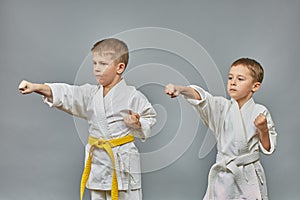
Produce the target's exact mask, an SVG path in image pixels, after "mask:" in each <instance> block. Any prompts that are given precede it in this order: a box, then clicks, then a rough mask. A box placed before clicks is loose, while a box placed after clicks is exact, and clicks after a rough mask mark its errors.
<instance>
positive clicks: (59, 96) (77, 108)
mask: <svg viewBox="0 0 300 200" xmlns="http://www.w3.org/2000/svg"><path fill="white" fill-rule="evenodd" d="M46 84H47V85H48V86H49V87H50V88H51V91H52V95H53V97H52V99H51V100H50V99H47V98H45V97H44V102H45V103H47V104H48V105H49V106H50V107H56V108H58V109H60V110H62V111H64V112H67V113H69V114H71V115H74V116H77V117H80V118H84V119H86V118H87V105H88V104H89V102H90V100H91V98H92V93H93V90H95V88H96V87H97V86H92V85H89V84H85V85H82V86H74V85H68V84H65V83H52V84H49V83H46Z"/></svg>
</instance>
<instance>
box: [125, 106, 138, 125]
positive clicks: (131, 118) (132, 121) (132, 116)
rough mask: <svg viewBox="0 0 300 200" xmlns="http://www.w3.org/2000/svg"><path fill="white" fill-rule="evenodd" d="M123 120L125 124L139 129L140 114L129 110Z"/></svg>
mask: <svg viewBox="0 0 300 200" xmlns="http://www.w3.org/2000/svg"><path fill="white" fill-rule="evenodd" d="M124 122H125V124H126V125H127V126H129V127H131V128H133V129H140V128H141V122H140V115H139V114H138V113H135V112H132V111H131V110H130V111H129V115H127V116H125V117H124Z"/></svg>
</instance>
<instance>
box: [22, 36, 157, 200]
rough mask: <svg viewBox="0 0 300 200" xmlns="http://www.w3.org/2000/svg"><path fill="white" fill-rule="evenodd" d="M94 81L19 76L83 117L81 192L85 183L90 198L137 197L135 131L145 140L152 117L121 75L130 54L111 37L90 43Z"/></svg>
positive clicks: (25, 86) (28, 88) (27, 87)
mask: <svg viewBox="0 0 300 200" xmlns="http://www.w3.org/2000/svg"><path fill="white" fill-rule="evenodd" d="M92 55H93V65H94V68H93V72H94V75H95V78H96V80H97V82H98V85H90V84H85V85H81V86H74V85H68V84H64V83H54V84H36V83H31V82H28V81H25V80H24V81H22V82H21V83H20V85H19V91H20V92H21V93H22V94H30V93H32V92H36V93H38V94H41V95H43V97H44V101H45V102H46V103H47V104H48V105H49V106H51V107H56V108H58V109H60V110H63V111H65V112H67V113H69V114H71V115H74V116H77V117H81V118H84V119H86V120H87V122H88V124H89V143H88V144H87V145H86V159H85V160H86V161H85V169H84V172H83V175H82V181H81V191H80V198H81V199H82V198H83V192H84V189H85V186H87V188H88V189H90V190H91V198H92V200H108V199H112V200H117V199H120V200H121V199H123V200H141V199H142V192H141V174H140V173H141V169H140V157H139V151H138V149H137V147H136V146H135V144H134V143H133V142H134V136H133V133H135V134H136V135H137V136H138V137H139V138H141V140H142V141H144V140H145V139H146V138H147V137H148V136H149V135H150V132H151V127H152V126H153V125H154V124H155V122H156V119H155V117H156V112H155V110H154V109H153V107H152V105H151V104H150V103H149V101H148V100H147V98H146V97H145V96H144V95H143V94H142V93H141V92H139V91H137V90H136V89H135V88H134V87H133V86H128V85H127V84H126V82H125V80H124V79H123V78H122V73H123V72H124V70H125V68H126V66H127V63H128V58H129V53H128V47H127V45H126V44H125V43H124V42H123V41H120V40H118V39H115V38H109V39H105V40H102V41H99V42H97V43H96V44H95V45H94V46H93V48H92Z"/></svg>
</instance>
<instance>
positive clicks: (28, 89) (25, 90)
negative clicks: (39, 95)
mask: <svg viewBox="0 0 300 200" xmlns="http://www.w3.org/2000/svg"><path fill="white" fill-rule="evenodd" d="M19 92H20V93H21V94H30V93H32V92H34V84H33V83H30V82H28V81H26V80H23V81H21V83H20V85H19Z"/></svg>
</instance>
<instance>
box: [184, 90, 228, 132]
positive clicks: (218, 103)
mask: <svg viewBox="0 0 300 200" xmlns="http://www.w3.org/2000/svg"><path fill="white" fill-rule="evenodd" d="M189 87H192V88H193V89H194V90H196V91H197V92H198V93H199V94H200V96H201V100H195V99H186V100H187V101H188V102H189V103H190V104H191V105H192V106H193V108H194V109H195V110H196V111H197V112H198V113H199V115H200V117H201V119H202V121H203V123H204V124H205V125H206V126H207V127H208V128H209V129H211V130H212V131H213V132H214V134H217V133H219V132H220V130H219V129H220V128H222V126H221V123H222V122H223V120H222V119H223V118H224V115H225V113H224V111H225V108H226V105H227V104H228V100H227V99H225V98H223V97H216V96H212V95H211V94H210V93H208V92H207V91H205V90H204V89H202V88H201V87H199V86H196V85H190V86H189Z"/></svg>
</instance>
